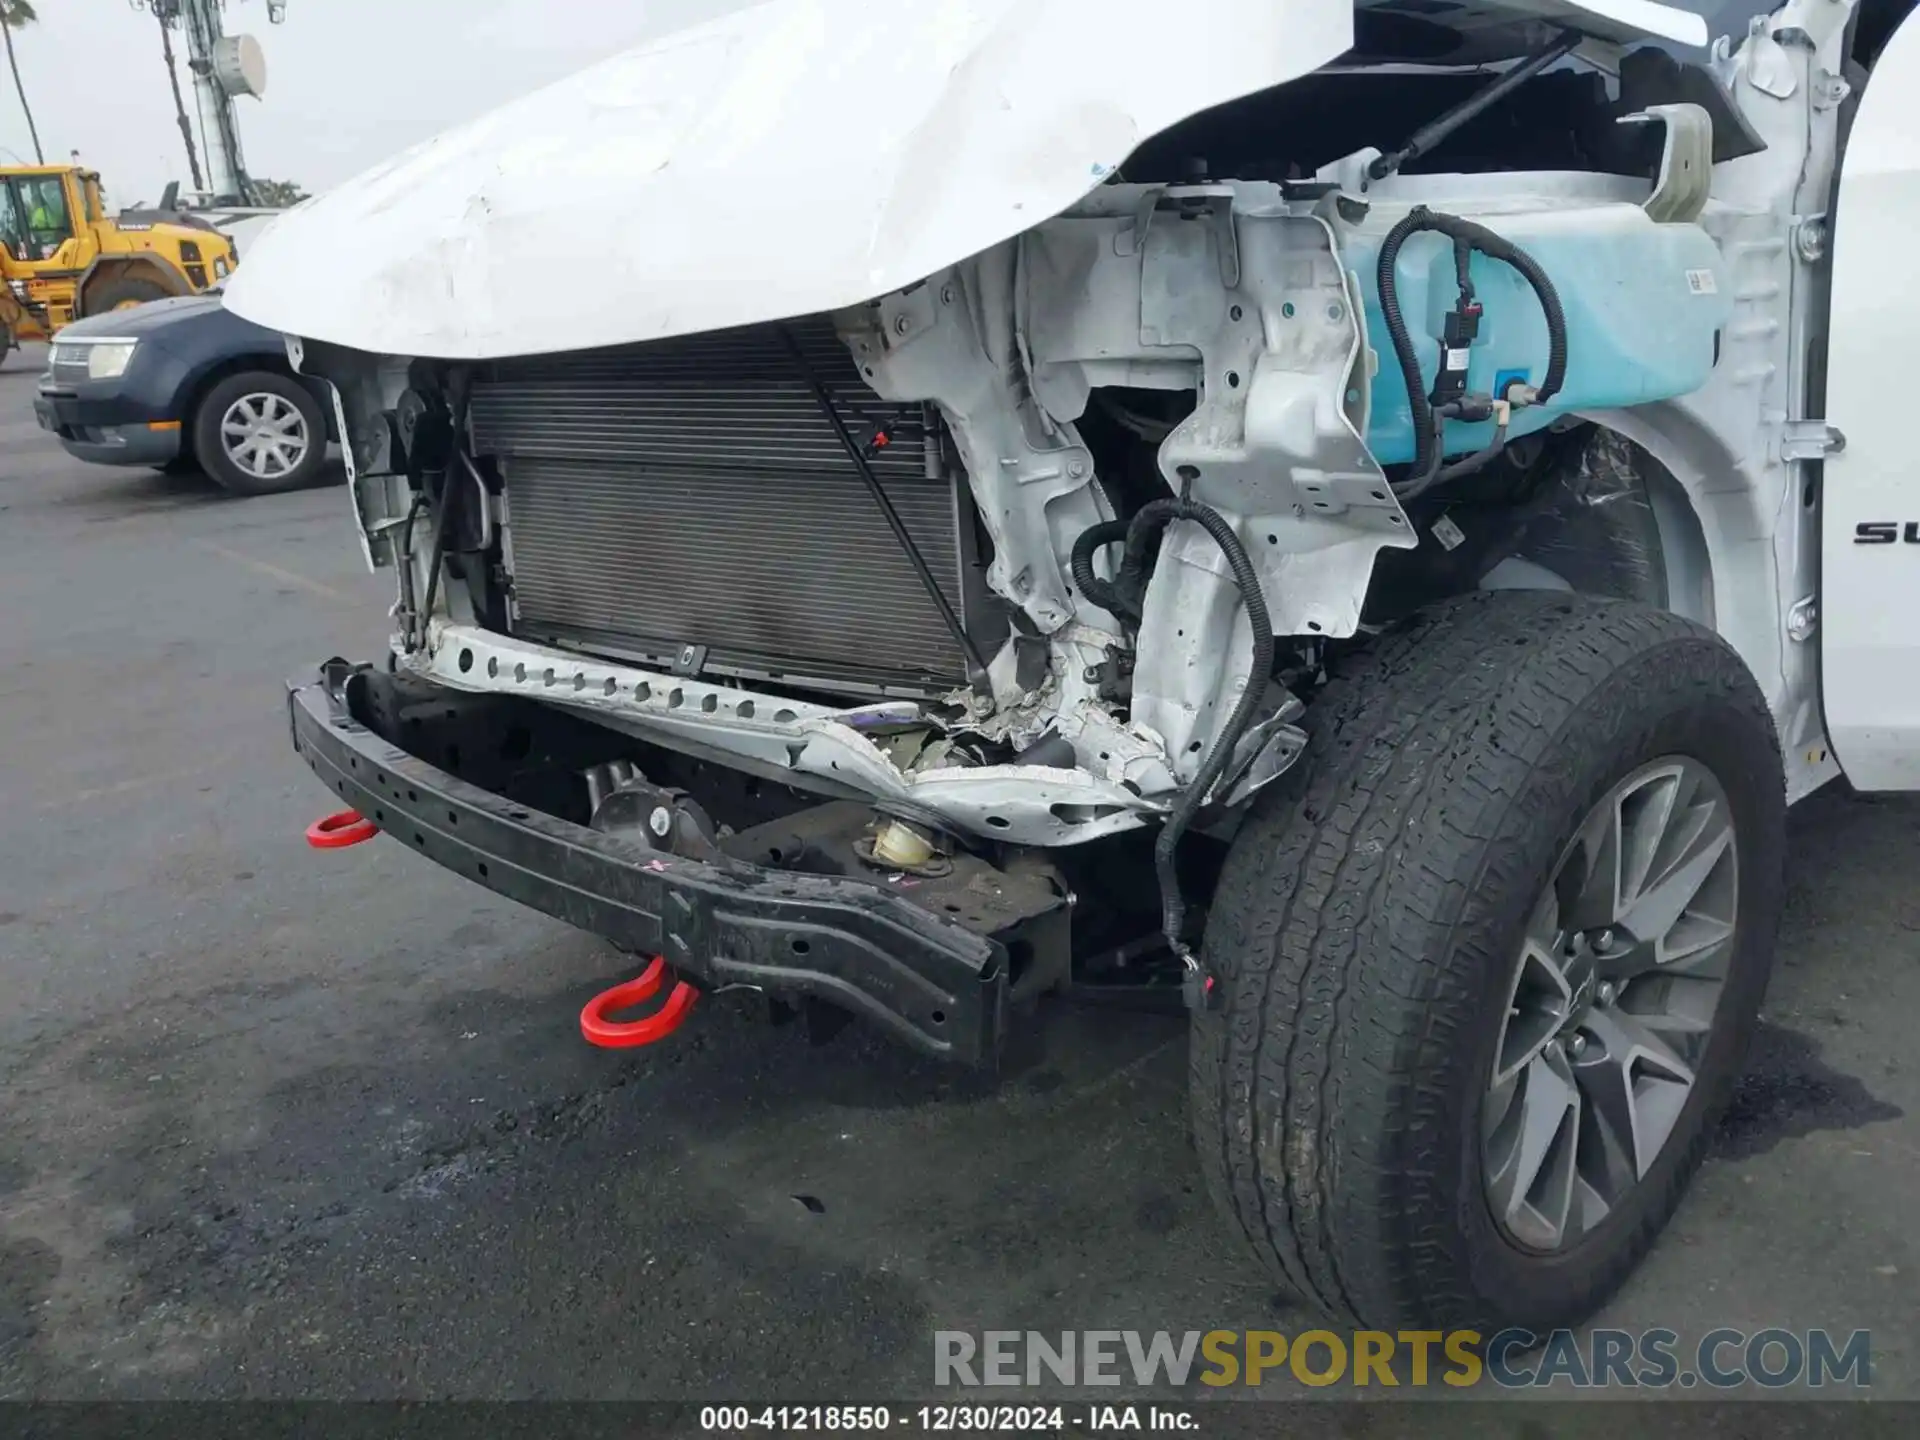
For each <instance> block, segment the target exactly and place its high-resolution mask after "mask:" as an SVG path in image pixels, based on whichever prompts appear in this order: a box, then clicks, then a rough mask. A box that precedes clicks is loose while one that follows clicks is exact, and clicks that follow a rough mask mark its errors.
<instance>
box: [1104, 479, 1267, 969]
mask: <svg viewBox="0 0 1920 1440" xmlns="http://www.w3.org/2000/svg"><path fill="white" fill-rule="evenodd" d="M1175 520H1191V521H1193V523H1194V524H1196V525H1198V526H1199V527H1200V528H1201V529H1202V530H1205V531H1206V532H1207V534H1208V535H1209V536H1210V537H1211V538H1212V540H1213V543H1214V544H1216V545H1218V546H1219V547H1220V552H1221V554H1223V555H1225V556H1226V559H1227V566H1228V568H1229V569H1230V570H1231V571H1232V572H1233V583H1234V585H1235V587H1236V588H1237V589H1238V590H1239V591H1240V599H1241V603H1242V604H1244V605H1245V606H1246V607H1247V624H1248V626H1249V628H1250V629H1251V630H1252V631H1253V660H1252V663H1251V664H1250V665H1249V667H1248V670H1247V683H1246V687H1245V688H1244V689H1243V690H1241V692H1240V698H1239V700H1238V701H1236V702H1235V703H1234V707H1233V711H1232V713H1231V714H1229V715H1228V716H1227V723H1226V724H1225V725H1223V726H1222V727H1221V729H1220V734H1219V736H1218V738H1216V739H1215V740H1214V742H1213V749H1212V750H1210V751H1209V752H1208V753H1207V758H1206V760H1205V761H1203V762H1202V763H1201V766H1200V769H1199V771H1198V772H1197V773H1196V774H1195V775H1194V777H1193V781H1192V783H1191V784H1189V785H1188V786H1187V787H1186V788H1185V789H1184V790H1182V791H1181V792H1180V796H1179V798H1178V799H1177V800H1175V801H1174V804H1173V808H1172V809H1171V810H1169V811H1168V812H1167V818H1166V820H1165V822H1164V823H1163V824H1162V825H1161V827H1160V834H1159V836H1158V838H1157V839H1156V840H1155V841H1154V845H1153V870H1154V876H1155V878H1156V879H1157V880H1158V881H1159V885H1160V929H1161V932H1162V933H1163V934H1164V935H1165V936H1166V939H1167V943H1168V945H1170V946H1172V948H1173V951H1174V953H1175V954H1176V955H1178V956H1179V957H1180V959H1181V961H1182V962H1183V963H1184V964H1185V965H1186V968H1187V972H1188V974H1189V976H1195V975H1197V974H1198V970H1199V967H1198V965H1197V964H1196V962H1195V961H1194V958H1193V952H1192V951H1191V950H1190V949H1189V948H1188V946H1187V943H1186V937H1185V935H1184V933H1183V932H1184V931H1185V929H1186V923H1187V902H1186V897H1185V895H1183V894H1182V893H1181V890H1180V875H1179V871H1178V870H1177V868H1176V867H1175V864H1174V860H1175V856H1176V853H1177V852H1178V850H1179V848H1180V838H1181V836H1183V835H1184V834H1186V832H1187V827H1188V826H1190V825H1191V824H1192V823H1193V817H1194V816H1195V815H1197V814H1198V813H1199V811H1200V807H1201V806H1202V805H1204V804H1205V803H1206V799H1207V796H1208V794H1209V793H1210V792H1211V791H1212V789H1213V787H1214V786H1215V785H1216V784H1217V783H1218V782H1219V779H1220V776H1221V774H1222V773H1223V772H1224V771H1225V770H1226V768H1227V765H1228V763H1229V762H1230V761H1231V760H1232V759H1233V754H1234V751H1235V750H1236V749H1238V748H1239V745H1240V740H1241V738H1242V737H1243V736H1244V735H1245V734H1246V733H1247V728H1248V727H1249V726H1250V725H1251V724H1252V723H1253V718H1254V716H1255V715H1256V714H1257V713H1258V712H1259V709H1260V705H1261V702H1262V700H1263V699H1264V697H1265V695H1266V691H1267V680H1268V679H1269V678H1270V677H1271V676H1272V674H1273V621H1272V619H1271V618H1270V617H1269V616H1268V614H1267V599H1266V596H1265V595H1264V594H1263V593H1262V592H1261V589H1260V576H1259V573H1258V572H1257V571H1255V569H1254V568H1253V561H1252V560H1251V559H1250V558H1249V557H1248V555H1247V547H1246V546H1244V545H1242V544H1241V543H1240V537H1239V535H1237V534H1235V533H1234V529H1233V526H1232V525H1231V524H1230V523H1228V521H1227V518H1226V517H1225V516H1224V515H1222V514H1221V513H1220V512H1219V511H1218V510H1215V509H1214V508H1213V507H1212V506H1210V505H1202V504H1200V503H1199V502H1198V501H1197V500H1187V499H1179V500H1171V499H1169V500H1152V501H1149V502H1148V503H1147V504H1145V505H1142V506H1141V507H1140V508H1139V509H1138V510H1137V511H1135V512H1134V515H1133V519H1132V520H1130V521H1129V522H1127V524H1126V525H1125V526H1124V527H1122V526H1121V525H1120V522H1118V521H1112V520H1109V521H1103V522H1102V523H1101V524H1099V525H1095V526H1092V527H1090V528H1089V529H1088V530H1087V531H1085V532H1083V533H1082V535H1081V536H1080V539H1079V540H1078V541H1077V542H1076V543H1075V545H1074V547H1073V570H1074V578H1075V580H1076V581H1077V582H1078V583H1079V585H1080V589H1081V592H1082V593H1083V594H1085V595H1087V597H1088V598H1089V599H1091V600H1092V601H1093V602H1094V603H1095V604H1097V605H1101V606H1102V607H1103V608H1105V609H1107V610H1109V611H1111V612H1113V613H1114V614H1116V615H1123V614H1129V613H1130V614H1131V616H1132V618H1133V619H1134V621H1135V623H1136V624H1137V623H1138V618H1139V615H1140V611H1141V600H1142V594H1141V592H1142V591H1143V590H1144V589H1145V576H1146V571H1147V565H1148V561H1149V559H1150V557H1151V556H1152V554H1153V550H1154V547H1155V545H1156V543H1157V542H1158V540H1159V538H1160V536H1161V534H1162V532H1164V531H1165V530H1166V528H1167V526H1168V525H1170V524H1172V523H1173V522H1174V521H1175ZM1122 528H1124V530H1125V534H1126V545H1127V549H1126V558H1125V559H1124V560H1123V561H1122V562H1121V565H1120V573H1119V575H1118V577H1116V579H1115V581H1114V583H1113V584H1112V585H1111V586H1108V585H1105V584H1103V583H1102V582H1100V581H1098V580H1097V579H1095V580H1094V584H1093V585H1092V586H1089V585H1088V583H1087V582H1088V580H1089V579H1094V577H1093V552H1094V551H1095V550H1097V549H1098V548H1099V547H1100V546H1101V545H1110V544H1114V543H1116V542H1117V541H1118V540H1119V539H1120V535H1119V533H1117V532H1118V531H1119V530H1120V529H1122ZM1103 596H1104V597H1105V598H1102V597H1103ZM1190 998H1191V997H1190Z"/></svg>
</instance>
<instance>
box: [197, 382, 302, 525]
mask: <svg viewBox="0 0 1920 1440" xmlns="http://www.w3.org/2000/svg"><path fill="white" fill-rule="evenodd" d="M326 452H327V427H326V421H325V419H324V417H323V416H322V415H321V413H320V405H319V402H318V401H316V400H315V399H314V398H313V396H312V394H311V393H309V392H308V390H307V388H306V387H305V386H304V385H302V384H301V383H300V382H299V381H297V380H294V379H291V378H289V377H288V376H285V375H276V374H274V373H273V372H271V371H266V370H252V371H247V372H245V373H243V374H239V375H230V376H228V377H227V378H226V379H225V380H222V381H221V382H220V383H219V384H218V385H215V386H214V387H213V388H212V389H211V390H209V391H208V392H207V393H206V395H205V396H204V397H203V398H202V399H201V401H200V404H199V408H198V409H197V410H196V411H195V412H194V417H193V451H192V453H193V457H194V459H195V460H197V461H198V462H199V463H200V466H201V468H203V469H204V470H205V471H206V472H207V474H209V475H211V476H212V477H213V478H214V479H215V480H216V481H218V482H219V483H220V484H221V485H222V486H223V487H224V488H226V489H228V490H231V491H233V492H234V493H235V494H239V495H268V494H273V493H275V492H277V491H281V490H297V489H299V488H300V487H301V486H303V485H305V484H307V483H309V482H310V481H311V480H312V479H313V476H314V473H315V472H316V471H318V470H319V468H320V467H321V465H322V464H324V463H325V461H326Z"/></svg>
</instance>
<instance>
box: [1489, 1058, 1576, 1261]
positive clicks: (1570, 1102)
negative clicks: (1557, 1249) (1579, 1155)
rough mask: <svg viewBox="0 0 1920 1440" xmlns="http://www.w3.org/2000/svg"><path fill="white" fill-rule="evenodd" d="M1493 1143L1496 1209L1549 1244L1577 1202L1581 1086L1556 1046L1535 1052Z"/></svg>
mask: <svg viewBox="0 0 1920 1440" xmlns="http://www.w3.org/2000/svg"><path fill="white" fill-rule="evenodd" d="M1518 1085H1519V1088H1520V1094H1519V1096H1518V1098H1517V1099H1516V1100H1515V1101H1514V1103H1513V1104H1512V1106H1510V1107H1509V1109H1508V1111H1507V1117H1506V1123H1505V1124H1504V1125H1503V1127H1502V1130H1501V1133H1500V1134H1498V1135H1496V1136H1495V1143H1496V1144H1497V1145H1499V1146H1500V1147H1501V1153H1500V1154H1499V1155H1498V1156H1497V1157H1490V1158H1492V1159H1493V1169H1492V1173H1491V1174H1490V1175H1489V1177H1488V1178H1489V1181H1490V1188H1491V1193H1492V1199H1493V1203H1494V1210H1495V1213H1496V1214H1498V1215H1499V1216H1500V1217H1501V1218H1502V1219H1503V1220H1504V1221H1505V1222H1506V1224H1507V1225H1508V1227H1509V1228H1511V1229H1513V1230H1514V1231H1515V1233H1517V1234H1520V1235H1521V1236H1522V1238H1523V1239H1526V1240H1527V1241H1528V1243H1530V1244H1534V1245H1538V1246H1541V1247H1542V1248H1544V1249H1551V1248H1553V1247H1554V1246H1557V1245H1558V1244H1559V1243H1560V1242H1561V1240H1562V1238H1563V1237H1564V1235H1565V1233H1566V1228H1567V1221H1568V1218H1569V1216H1570V1214H1571V1212H1572V1208H1573V1188H1574V1187H1573V1179H1574V1164H1573V1160H1574V1146H1575V1139H1576V1135H1577V1131H1578V1126H1579V1114H1580V1092H1579V1089H1578V1087H1576V1086H1575V1084H1574V1082H1573V1078H1572V1076H1571V1075H1570V1074H1569V1073H1568V1067H1567V1061H1566V1057H1565V1055H1564V1054H1563V1053H1562V1052H1561V1051H1560V1049H1559V1047H1558V1046H1555V1047H1552V1048H1550V1049H1548V1050H1545V1051H1543V1052H1542V1053H1541V1054H1539V1055H1537V1056H1535V1057H1534V1059H1533V1060H1532V1061H1531V1062H1530V1063H1529V1064H1528V1066H1527V1068H1526V1070H1525V1071H1524V1072H1523V1073H1522V1075H1521V1076H1520V1077H1519V1078H1518Z"/></svg>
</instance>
